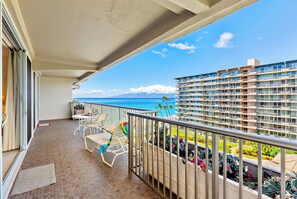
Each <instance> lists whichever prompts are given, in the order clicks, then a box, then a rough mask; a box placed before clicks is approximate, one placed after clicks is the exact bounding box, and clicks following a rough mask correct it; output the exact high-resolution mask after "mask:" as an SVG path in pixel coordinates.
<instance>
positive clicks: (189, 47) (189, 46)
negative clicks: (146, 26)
mask: <svg viewBox="0 0 297 199" xmlns="http://www.w3.org/2000/svg"><path fill="white" fill-rule="evenodd" d="M168 45H169V46H170V47H172V48H177V49H179V50H195V49H196V47H195V46H194V45H193V44H190V43H188V42H185V43H184V44H183V43H171V44H168Z"/></svg>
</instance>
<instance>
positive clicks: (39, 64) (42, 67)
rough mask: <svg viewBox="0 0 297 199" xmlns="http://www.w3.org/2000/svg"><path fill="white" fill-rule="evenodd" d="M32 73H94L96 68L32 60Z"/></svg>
mask: <svg viewBox="0 0 297 199" xmlns="http://www.w3.org/2000/svg"><path fill="white" fill-rule="evenodd" d="M32 69H33V71H62V70H63V71H65V70H83V71H92V72H95V71H96V66H85V65H79V64H77V65H74V64H68V63H55V62H48V61H40V60H33V62H32Z"/></svg>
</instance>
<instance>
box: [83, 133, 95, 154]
mask: <svg viewBox="0 0 297 199" xmlns="http://www.w3.org/2000/svg"><path fill="white" fill-rule="evenodd" d="M84 140H85V147H86V150H87V151H89V152H91V153H92V152H93V150H94V147H93V148H92V149H89V148H88V143H87V139H86V137H84Z"/></svg>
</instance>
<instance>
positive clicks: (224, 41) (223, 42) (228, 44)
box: [213, 32, 234, 48]
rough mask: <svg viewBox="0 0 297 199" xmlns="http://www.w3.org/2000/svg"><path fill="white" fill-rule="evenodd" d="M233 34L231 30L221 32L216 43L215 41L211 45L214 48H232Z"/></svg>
mask: <svg viewBox="0 0 297 199" xmlns="http://www.w3.org/2000/svg"><path fill="white" fill-rule="evenodd" d="M233 37H234V35H233V33H231V32H224V33H223V34H221V35H220V39H219V41H218V42H217V43H215V44H214V45H213V46H214V47H215V48H232V47H233V44H232V41H231V40H232V39H233Z"/></svg>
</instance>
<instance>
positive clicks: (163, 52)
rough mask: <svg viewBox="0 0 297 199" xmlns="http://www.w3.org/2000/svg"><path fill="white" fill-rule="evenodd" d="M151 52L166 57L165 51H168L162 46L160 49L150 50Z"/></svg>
mask: <svg viewBox="0 0 297 199" xmlns="http://www.w3.org/2000/svg"><path fill="white" fill-rule="evenodd" d="M152 53H153V54H155V55H159V56H161V57H163V58H164V57H166V55H167V53H168V49H167V48H163V49H162V50H161V51H157V50H152Z"/></svg>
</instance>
